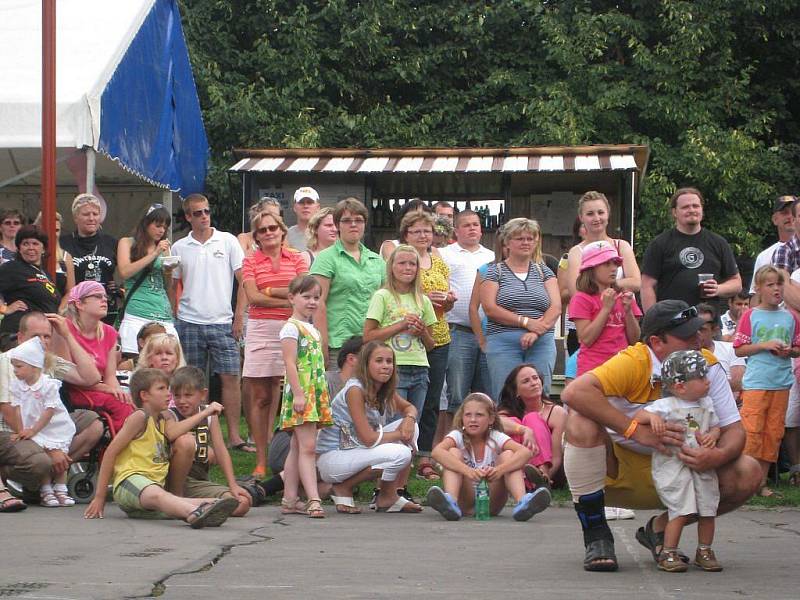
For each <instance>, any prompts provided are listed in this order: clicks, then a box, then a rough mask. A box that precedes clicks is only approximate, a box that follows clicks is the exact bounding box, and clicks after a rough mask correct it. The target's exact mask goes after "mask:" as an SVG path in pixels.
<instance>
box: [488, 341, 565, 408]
mask: <svg viewBox="0 0 800 600" xmlns="http://www.w3.org/2000/svg"><path fill="white" fill-rule="evenodd" d="M525 333H526V331H525V330H522V329H516V330H514V331H504V332H502V333H493V334H491V335H488V336H486V349H487V350H488V352H487V355H488V356H487V358H488V361H489V373H490V377H491V380H492V397H493V398H494V399H495V402H497V401H499V399H500V390H502V389H503V384H504V383H505V381H506V377H508V374H509V373H511V371H512V370H513V369H514V367H516V366H518V365H520V364H522V363H531V364H532V365H533V366H535V367H536V370H537V371H539V376H540V377H541V378H542V387H543V388H544V393H545V394H549V393H550V383H551V382H552V380H553V369H554V368H555V366H556V342H555V336H554V335H553V332H552V330H551V331H548V332H547V333H545V334H544V335H542V336H541V337H539V339H538V340H536V343H535V344H534V345H533V346H531V347H530V348H528V349H527V350H523V349H522V346H521V345H520V343H519V342H520V339H522V336H523V335H524V334H525Z"/></svg>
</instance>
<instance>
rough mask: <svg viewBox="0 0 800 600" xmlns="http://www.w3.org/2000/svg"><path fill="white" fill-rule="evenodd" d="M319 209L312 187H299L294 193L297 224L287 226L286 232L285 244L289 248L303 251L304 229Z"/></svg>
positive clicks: (306, 248) (317, 195)
mask: <svg viewBox="0 0 800 600" xmlns="http://www.w3.org/2000/svg"><path fill="white" fill-rule="evenodd" d="M318 210H319V194H318V193H317V190H315V189H314V188H312V187H307V186H306V187H301V188H300V189H298V190H297V191H296V192H295V193H294V214H295V215H296V216H297V225H292V226H291V227H289V231H287V232H286V244H287V245H288V246H289V247H290V248H294V249H295V250H299V251H300V252H305V251H306V250H308V247H307V246H306V231H307V230H308V222H309V221H310V220H311V217H313V216H314V213H315V212H317V211H318Z"/></svg>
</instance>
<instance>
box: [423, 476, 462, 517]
mask: <svg viewBox="0 0 800 600" xmlns="http://www.w3.org/2000/svg"><path fill="white" fill-rule="evenodd" d="M428 506H430V507H431V508H432V509H433V510H435V511H436V512H438V513H439V514H440V515H442V516H443V517H444V518H445V519H447V520H448V521H458V520H459V519H460V518H461V509H460V508H459V506H458V503H457V502H456V501H455V500H453V497H452V496H451V495H450V494H448V493H447V492H445V491H444V490H443V489H442V488H440V487H439V486H438V485H434V486H431V487H430V489H428Z"/></svg>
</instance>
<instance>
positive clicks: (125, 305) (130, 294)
mask: <svg viewBox="0 0 800 600" xmlns="http://www.w3.org/2000/svg"><path fill="white" fill-rule="evenodd" d="M153 262H155V261H153ZM152 270H153V263H150V264H149V265H147V266H146V267H145V268H144V269H142V272H141V273H140V274H139V277H137V278H136V281H134V282H133V286H132V287H131V291H129V292H127V293H126V294H125V302H123V303H122V308H120V309H119V312H118V313H117V314H118V315H119V316H118V317H117V318H118V319H119V320H120V321H122V317H124V316H125V309H126V308H128V302H130V300H131V298H133V295H134V294H135V293H136V290H138V289H139V287H140V286H141V285H142V284H143V283H144V280H145V278H146V277H147V276H148V275H149V274H150V271H152Z"/></svg>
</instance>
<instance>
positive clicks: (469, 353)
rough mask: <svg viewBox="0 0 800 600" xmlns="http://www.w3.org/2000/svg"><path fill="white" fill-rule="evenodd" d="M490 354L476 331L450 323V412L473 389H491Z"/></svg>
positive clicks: (455, 409) (488, 391)
mask: <svg viewBox="0 0 800 600" xmlns="http://www.w3.org/2000/svg"><path fill="white" fill-rule="evenodd" d="M490 388H491V384H490V377H489V367H488V365H487V363H486V355H485V354H484V353H483V352H481V347H480V346H479V345H478V340H477V338H476V337H475V334H474V333H472V331H465V330H464V329H461V328H460V327H454V326H452V325H451V326H450V356H449V357H448V359H447V394H448V396H449V398H450V401H449V403H448V405H447V412H449V413H454V412H456V411H457V410H458V407H459V406H461V402H463V400H464V398H465V397H466V396H467V394H469V393H470V392H483V393H484V394H489V393H490V391H491V389H490Z"/></svg>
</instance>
